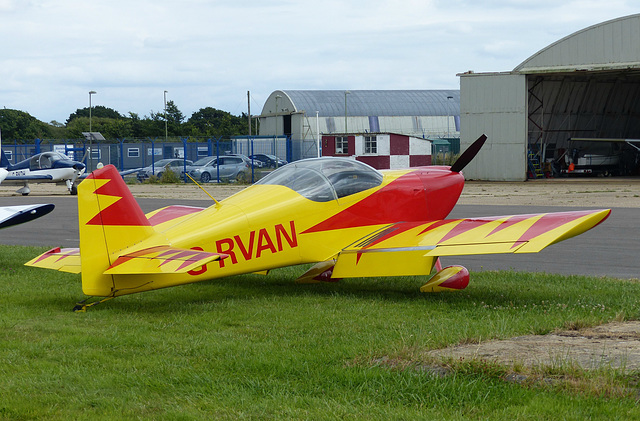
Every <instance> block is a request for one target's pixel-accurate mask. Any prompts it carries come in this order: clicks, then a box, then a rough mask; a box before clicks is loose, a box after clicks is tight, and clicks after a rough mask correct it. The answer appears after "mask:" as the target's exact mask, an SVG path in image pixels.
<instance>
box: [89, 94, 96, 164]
mask: <svg viewBox="0 0 640 421" xmlns="http://www.w3.org/2000/svg"><path fill="white" fill-rule="evenodd" d="M96 93H97V92H96V91H89V171H91V170H93V156H92V153H91V147H92V146H93V142H92V140H93V132H92V131H91V95H93V94H96Z"/></svg>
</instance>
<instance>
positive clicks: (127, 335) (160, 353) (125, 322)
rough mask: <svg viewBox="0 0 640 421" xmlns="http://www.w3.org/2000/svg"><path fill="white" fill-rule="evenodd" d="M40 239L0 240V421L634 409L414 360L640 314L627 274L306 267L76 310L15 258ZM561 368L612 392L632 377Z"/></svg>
mask: <svg viewBox="0 0 640 421" xmlns="http://www.w3.org/2000/svg"><path fill="white" fill-rule="evenodd" d="M42 251H44V249H41V248H27V247H9V246H0V256H2V258H1V259H0V419H11V420H13V419H18V420H21V419H65V420H67V419H81V418H89V417H95V418H98V419H141V418H142V419H146V418H149V419H169V420H174V419H176V420H188V419H203V418H206V419H314V420H316V419H319V420H321V419H347V420H358V419H376V420H377V419H398V420H401V419H558V418H560V419H584V418H602V419H605V418H606V419H630V418H633V417H636V418H637V417H639V416H640V409H639V408H638V407H637V406H636V401H635V399H634V396H633V395H634V394H633V393H631V394H630V393H627V392H624V393H617V394H616V393H601V391H600V390H599V389H598V388H596V389H595V390H594V389H593V388H588V387H568V386H567V384H566V383H563V384H560V385H551V386H549V385H545V384H541V383H536V382H525V383H522V384H518V383H513V382H509V381H506V380H505V373H506V369H505V368H504V367H500V366H497V365H495V364H491V363H485V362H471V363H469V362H458V363H456V362H453V363H452V364H451V367H450V372H449V374H447V375H445V376H442V377H439V376H434V375H432V374H429V373H428V372H425V371H421V370H417V369H415V367H416V366H419V364H421V363H422V362H423V360H422V358H423V355H424V352H425V351H426V350H429V349H435V348H439V347H443V346H446V345H450V344H457V343H470V342H478V341H483V340H486V339H491V338H507V337H511V336H516V335H523V334H530V333H536V334H543V333H546V332H550V331H552V330H554V329H557V328H566V327H579V326H590V325H597V324H600V323H603V322H607V321H611V320H622V319H638V318H639V317H640V307H639V304H638V300H637V297H638V296H639V293H640V285H638V284H637V283H634V282H629V281H619V280H614V279H598V278H587V277H564V276H556V275H547V274H517V273H512V272H480V273H472V280H471V283H470V286H469V287H468V288H467V289H466V290H464V291H462V292H460V293H451V294H441V295H424V294H421V293H420V292H419V291H418V288H419V286H420V285H421V284H422V283H424V281H425V280H424V279H420V278H411V277H407V278H391V279H385V278H380V279H352V280H344V281H342V282H340V283H335V284H318V285H296V284H294V283H293V280H294V279H295V277H296V276H298V275H299V274H300V273H301V272H302V271H303V268H286V269H281V270H279V271H275V272H273V273H272V274H270V275H268V276H266V277H265V276H260V275H247V276H238V277H233V278H227V279H222V280H217V281H211V282H204V283H199V284H193V285H187V286H183V287H177V288H170V289H165V290H159V291H154V292H150V293H144V294H137V295H131V296H124V297H119V298H117V299H115V300H111V301H108V302H106V303H103V304H100V305H98V306H96V307H93V308H91V309H90V310H89V311H88V312H87V313H73V312H72V311H71V309H72V308H73V306H74V304H75V302H76V301H77V300H78V299H81V298H83V296H82V292H81V288H80V282H79V276H78V275H72V274H64V273H61V272H54V271H47V270H40V269H35V268H27V267H24V266H22V264H23V263H24V261H26V260H27V259H29V258H31V257H32V256H35V255H36V254H37V253H40V252H42ZM384 358H387V359H389V358H390V359H397V360H401V361H404V362H406V364H404V365H402V366H400V365H398V366H391V365H388V364H379V363H376V362H377V361H380V360H381V359H384ZM560 371H562V370H560ZM566 371H570V373H569V374H571V378H572V379H573V380H575V381H576V382H582V383H584V382H587V383H588V382H593V383H597V382H603V381H602V380H601V379H602V378H604V377H606V378H608V380H607V382H603V383H602V384H604V385H606V386H607V388H608V390H613V389H614V388H616V387H620V388H622V389H623V390H626V391H628V390H629V388H631V389H633V390H635V389H634V387H636V386H633V385H634V379H635V381H637V376H638V373H622V372H617V371H615V370H612V371H608V372H606V373H604V374H603V375H592V374H589V373H586V372H582V371H580V370H576V369H575V368H573V367H570V368H567V370H566ZM555 374H557V373H554V375H555Z"/></svg>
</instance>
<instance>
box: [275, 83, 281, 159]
mask: <svg viewBox="0 0 640 421" xmlns="http://www.w3.org/2000/svg"><path fill="white" fill-rule="evenodd" d="M280 98H282V97H281V96H280V95H276V132H275V136H273V155H275V157H276V164H275V165H276V168H278V142H277V137H276V136H278V99H280Z"/></svg>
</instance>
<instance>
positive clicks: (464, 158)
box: [451, 135, 487, 172]
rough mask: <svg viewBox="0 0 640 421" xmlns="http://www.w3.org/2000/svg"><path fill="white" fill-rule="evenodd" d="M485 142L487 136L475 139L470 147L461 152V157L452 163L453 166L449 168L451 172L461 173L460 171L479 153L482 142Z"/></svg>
mask: <svg viewBox="0 0 640 421" xmlns="http://www.w3.org/2000/svg"><path fill="white" fill-rule="evenodd" d="M486 140H487V136H485V135H482V136H480V137H479V138H478V139H476V141H475V142H473V143H472V144H471V146H469V147H468V148H467V150H465V151H464V152H462V155H460V158H458V160H457V161H456V162H454V163H453V165H452V166H451V171H453V172H460V171H462V169H463V168H464V167H466V166H467V164H468V163H469V162H471V161H472V160H473V158H475V157H476V155H477V154H478V152H480V148H482V145H484V142H485V141H486Z"/></svg>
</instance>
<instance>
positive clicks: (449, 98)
mask: <svg viewBox="0 0 640 421" xmlns="http://www.w3.org/2000/svg"><path fill="white" fill-rule="evenodd" d="M452 99H453V97H452V96H448V97H447V138H450V137H451V132H450V131H449V120H450V119H451V117H449V114H450V113H449V104H450V102H451V100H452Z"/></svg>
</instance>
